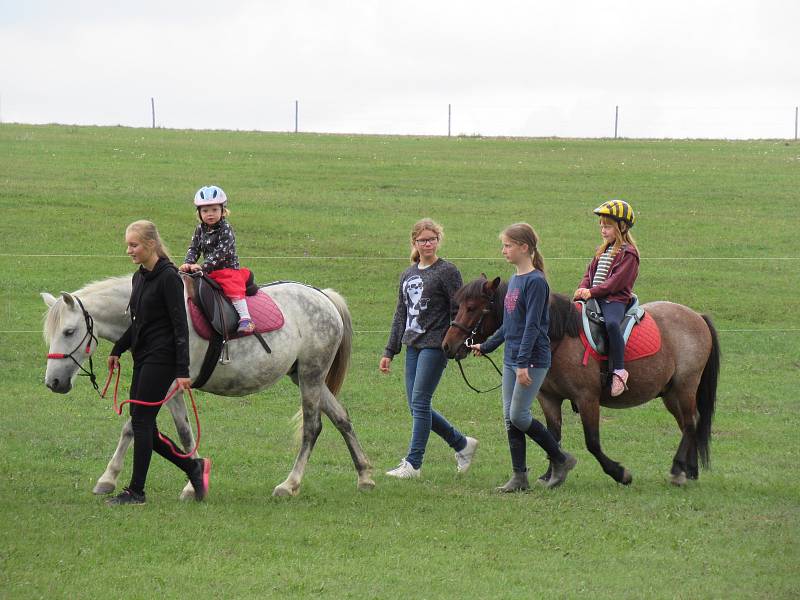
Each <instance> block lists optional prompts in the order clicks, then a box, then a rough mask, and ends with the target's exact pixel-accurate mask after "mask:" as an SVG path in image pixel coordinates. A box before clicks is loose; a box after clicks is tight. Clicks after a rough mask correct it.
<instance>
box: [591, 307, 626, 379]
mask: <svg viewBox="0 0 800 600" xmlns="http://www.w3.org/2000/svg"><path fill="white" fill-rule="evenodd" d="M598 304H599V305H600V310H601V311H602V312H603V318H604V319H605V321H606V331H607V332H608V345H609V349H608V357H609V359H610V360H611V364H612V365H613V368H614V369H624V368H625V340H624V339H623V337H622V330H621V329H620V324H621V323H622V319H623V318H625V309H626V308H627V307H628V306H627V305H626V304H625V303H624V302H608V301H607V300H601V301H600V302H599V303H598Z"/></svg>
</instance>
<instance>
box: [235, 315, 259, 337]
mask: <svg viewBox="0 0 800 600" xmlns="http://www.w3.org/2000/svg"><path fill="white" fill-rule="evenodd" d="M255 330H256V324H255V323H253V321H251V320H250V319H242V320H241V321H239V328H238V329H237V330H236V333H238V334H239V335H247V334H248V333H253V332H254V331H255Z"/></svg>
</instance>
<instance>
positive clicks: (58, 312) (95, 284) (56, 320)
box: [42, 275, 131, 344]
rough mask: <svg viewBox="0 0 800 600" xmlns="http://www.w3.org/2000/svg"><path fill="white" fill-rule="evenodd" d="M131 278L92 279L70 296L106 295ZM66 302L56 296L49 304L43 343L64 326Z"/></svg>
mask: <svg viewBox="0 0 800 600" xmlns="http://www.w3.org/2000/svg"><path fill="white" fill-rule="evenodd" d="M130 280H131V276H130V275H119V276H117V277H109V278H108V279H101V280H99V281H92V282H91V283H87V284H86V285H85V286H83V287H82V288H81V289H79V290H77V291H75V292H73V293H72V294H71V295H72V296H77V297H78V298H85V297H86V296H99V297H102V296H106V295H109V294H110V293H111V292H113V291H116V290H117V289H118V288H119V286H120V285H122V284H124V283H125V282H126V281H127V282H129V281H130ZM66 307H67V305H66V302H64V299H63V298H62V297H61V296H58V297H57V299H56V303H55V304H53V306H51V307H50V308H49V309H48V311H47V312H46V313H45V314H44V327H43V331H42V334H43V335H44V341H45V343H47V344H49V343H50V340H51V339H52V337H53V335H55V333H56V332H57V331H59V330H60V329H61V328H62V327H63V326H64V314H65V313H66V310H67V308H66Z"/></svg>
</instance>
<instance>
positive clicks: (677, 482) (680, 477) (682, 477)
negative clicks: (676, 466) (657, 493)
mask: <svg viewBox="0 0 800 600" xmlns="http://www.w3.org/2000/svg"><path fill="white" fill-rule="evenodd" d="M669 482H670V483H671V484H672V485H674V486H677V487H682V486H684V485H686V473H684V472H683V471H681V472H680V473H678V474H677V475H675V474H674V473H673V474H671V475H670V477H669Z"/></svg>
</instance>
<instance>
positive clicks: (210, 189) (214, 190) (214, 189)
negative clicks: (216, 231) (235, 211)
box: [194, 185, 228, 208]
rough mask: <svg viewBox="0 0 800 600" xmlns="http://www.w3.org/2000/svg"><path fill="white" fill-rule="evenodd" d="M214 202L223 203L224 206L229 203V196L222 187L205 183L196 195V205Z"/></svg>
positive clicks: (206, 204)
mask: <svg viewBox="0 0 800 600" xmlns="http://www.w3.org/2000/svg"><path fill="white" fill-rule="evenodd" d="M213 204H221V205H222V206H223V207H225V206H227V205H228V197H227V196H226V195H225V192H223V191H222V188H221V187H218V186H216V185H204V186H203V187H201V188H200V189H199V190H197V193H196V194H195V195H194V205H195V206H196V207H198V208H200V207H201V206H211V205H213Z"/></svg>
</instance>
